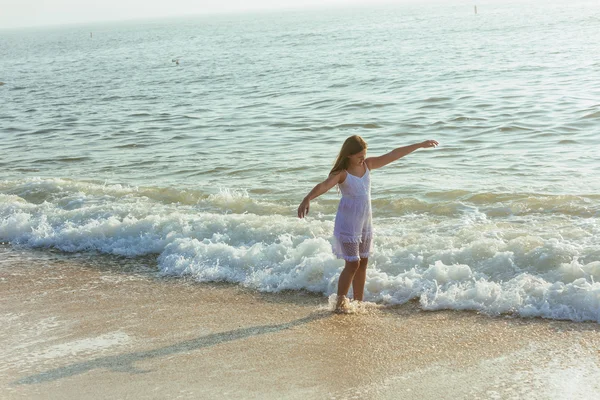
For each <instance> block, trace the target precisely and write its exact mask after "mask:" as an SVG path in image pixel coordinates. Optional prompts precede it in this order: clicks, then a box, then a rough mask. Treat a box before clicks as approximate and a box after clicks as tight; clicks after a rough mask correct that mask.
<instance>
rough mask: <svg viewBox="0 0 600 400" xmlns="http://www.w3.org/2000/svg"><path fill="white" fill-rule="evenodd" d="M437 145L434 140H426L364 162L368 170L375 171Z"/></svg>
mask: <svg viewBox="0 0 600 400" xmlns="http://www.w3.org/2000/svg"><path fill="white" fill-rule="evenodd" d="M438 144H439V143H438V142H437V141H435V140H426V141H424V142H421V143H415V144H411V145H410V146H404V147H398V148H397V149H394V150H392V151H390V152H389V153H387V154H384V155H382V156H379V157H369V158H367V159H366V160H365V162H366V163H367V167H369V169H377V168H381V167H383V166H386V165H388V164H389V163H391V162H392V161H396V160H397V159H399V158H402V157H404V156H406V155H408V154H410V153H412V152H413V151H415V150H417V149H428V148H430V147H435V146H437V145H438Z"/></svg>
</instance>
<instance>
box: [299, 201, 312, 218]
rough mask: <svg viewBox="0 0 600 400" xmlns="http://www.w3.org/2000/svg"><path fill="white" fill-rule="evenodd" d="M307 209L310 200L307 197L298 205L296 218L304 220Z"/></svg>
mask: <svg viewBox="0 0 600 400" xmlns="http://www.w3.org/2000/svg"><path fill="white" fill-rule="evenodd" d="M309 208H310V200H309V199H308V198H307V197H305V198H304V200H302V203H300V206H299V207H298V218H304V217H305V216H306V214H308V209H309Z"/></svg>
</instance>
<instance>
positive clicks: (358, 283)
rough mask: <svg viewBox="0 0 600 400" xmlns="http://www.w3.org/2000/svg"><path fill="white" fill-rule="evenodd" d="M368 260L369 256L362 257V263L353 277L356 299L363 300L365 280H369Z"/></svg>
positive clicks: (353, 290) (353, 289)
mask: <svg viewBox="0 0 600 400" xmlns="http://www.w3.org/2000/svg"><path fill="white" fill-rule="evenodd" d="M368 262H369V259H368V258H361V259H360V264H359V265H358V269H357V270H356V272H355V273H354V278H352V293H353V295H354V300H358V301H362V300H363V295H364V292H365V281H366V280H367V263H368Z"/></svg>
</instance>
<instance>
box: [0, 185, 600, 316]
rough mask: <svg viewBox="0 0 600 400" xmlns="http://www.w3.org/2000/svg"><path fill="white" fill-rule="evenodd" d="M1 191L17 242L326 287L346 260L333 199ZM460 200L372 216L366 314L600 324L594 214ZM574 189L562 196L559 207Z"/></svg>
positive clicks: (180, 269) (197, 272) (275, 284)
mask: <svg viewBox="0 0 600 400" xmlns="http://www.w3.org/2000/svg"><path fill="white" fill-rule="evenodd" d="M0 189H1V190H0V239H1V240H2V241H5V242H10V243H11V244H13V245H20V246H29V247H52V248H56V249H60V250H62V251H67V252H81V251H98V252H102V253H106V254H114V255H120V256H127V257H136V256H144V255H148V254H153V255H156V256H157V258H158V268H159V274H160V275H162V276H175V277H178V276H188V277H191V278H193V279H195V280H197V281H201V282H213V281H226V282H232V283H238V284H240V285H243V286H246V287H249V288H253V289H255V290H259V291H266V292H279V291H283V290H308V291H311V292H316V293H322V294H323V295H324V296H328V297H329V296H331V295H332V294H334V293H336V290H337V279H338V277H339V273H340V272H341V270H342V268H343V262H342V261H340V260H337V259H335V258H334V257H333V255H332V254H331V245H330V241H329V239H330V236H331V232H332V230H333V217H334V213H335V208H334V207H330V206H329V205H327V204H325V205H323V206H321V212H320V213H318V212H317V213H316V215H314V214H313V217H311V218H310V220H308V221H306V220H298V219H297V218H296V217H295V216H294V206H295V204H294V203H293V200H294V199H290V200H289V201H288V202H279V203H276V202H269V201H265V199H263V198H255V197H253V196H252V195H251V194H249V193H248V192H246V191H244V190H220V191H218V192H216V193H213V194H207V193H201V192H194V193H193V194H190V192H189V191H183V190H182V191H181V193H179V192H178V191H177V190H176V189H168V190H167V189H162V188H144V189H142V188H135V187H127V186H120V185H101V184H97V183H86V182H75V181H68V180H59V179H50V180H42V179H33V180H25V181H17V182H8V181H6V182H3V183H1V184H0ZM165 193H168V196H167V195H165ZM438 195H439V194H438ZM452 196H455V195H454V194H448V195H447V196H446V197H447V198H451V197H452ZM470 196H471V197H474V196H475V195H474V194H471V195H470ZM460 197H461V200H460V201H461V202H462V207H461V208H460V212H458V213H456V214H455V213H451V214H449V215H440V214H439V213H437V214H436V213H429V212H419V213H416V212H413V211H410V210H408V211H406V210H405V212H403V213H401V212H398V213H396V216H394V217H388V216H383V217H377V212H376V213H375V215H376V217H375V221H374V223H375V226H376V229H377V236H376V238H375V247H376V252H375V254H374V256H373V257H372V258H371V260H370V264H369V269H368V271H367V281H366V287H365V300H366V302H365V303H361V305H360V307H358V308H356V310H355V311H356V312H357V313H360V312H363V311H365V312H368V310H370V309H372V307H377V306H378V305H394V304H403V303H406V302H408V301H410V300H413V299H417V300H418V301H419V302H420V304H421V307H422V308H423V309H425V310H439V309H454V310H476V311H479V312H483V313H487V314H490V315H501V314H514V315H519V316H524V317H543V318H553V319H568V320H573V321H596V322H600V283H598V282H600V261H599V260H598V255H599V254H600V247H599V246H598V244H597V242H596V240H595V238H597V237H598V235H599V234H600V230H599V229H600V228H598V227H599V226H600V224H598V217H597V215H592V214H589V213H588V214H587V215H572V214H571V213H568V212H558V213H553V212H535V213H534V212H530V213H520V214H517V215H509V216H506V215H498V214H494V213H491V214H490V213H489V212H487V211H486V207H488V206H490V203H486V200H485V197H486V196H478V197H477V196H475V197H476V198H477V201H476V202H475V201H470V202H469V201H467V200H465V199H464V195H462V196H460ZM487 197H489V196H487ZM521 197H523V196H520V195H514V196H513V198H514V199H518V198H521ZM527 197H528V198H529V197H530V196H527ZM541 197H543V196H541ZM574 198H577V196H572V197H570V198H568V199H567V201H566V202H565V203H559V202H558V201H559V200H557V199H555V201H557V202H558V203H557V207H556V208H557V209H560V207H562V208H567V209H568V207H569V202H570V201H572V200H573V199H574ZM176 199H181V200H182V201H175V200H176ZM489 201H492V202H496V201H498V199H497V198H493V197H492V198H491V199H490V200H489ZM502 201H505V202H508V203H510V200H506V198H503V200H502ZM528 201H530V202H531V200H528ZM586 201H587V202H588V205H587V207H588V210H590V209H597V208H598V202H597V200H595V199H593V198H591V199H588V200H586ZM558 206H560V207H558ZM317 208H318V207H317ZM242 210H243V211H242ZM253 211H254V212H253ZM267 211H268V212H267ZM329 301H331V297H330V298H329ZM372 304H374V305H372ZM356 305H358V303H356ZM327 307H331V305H328V306H327Z"/></svg>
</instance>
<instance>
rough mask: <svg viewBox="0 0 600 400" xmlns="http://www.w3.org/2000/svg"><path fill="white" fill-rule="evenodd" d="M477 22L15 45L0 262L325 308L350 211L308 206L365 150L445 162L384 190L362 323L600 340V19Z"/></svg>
mask: <svg viewBox="0 0 600 400" xmlns="http://www.w3.org/2000/svg"><path fill="white" fill-rule="evenodd" d="M477 11H478V12H477V14H475V12H474V8H473V4H471V3H469V2H458V3H455V4H449V3H440V4H438V3H431V2H426V3H421V4H402V5H388V6H363V7H351V8H350V7H349V8H337V9H313V10H296V11H294V10H290V11H277V12H274V11H273V12H261V13H259V12H256V13H245V14H219V15H205V16H190V17H186V18H177V19H165V20H147V21H127V22H111V23H97V24H88V25H72V26H62V27H45V28H27V29H12V30H0V81H1V82H3V83H4V85H0V167H1V171H2V173H1V174H0V179H1V180H0V240H1V241H2V242H3V244H4V246H8V247H9V248H14V249H20V250H26V249H33V248H35V249H36V251H38V250H37V249H40V248H41V249H44V248H45V249H48V250H47V251H56V250H60V251H64V252H75V253H79V254H81V255H82V256H83V257H89V258H93V257H96V256H97V255H98V254H109V255H115V256H121V257H127V258H128V263H130V262H131V260H132V259H133V260H134V261H135V259H136V258H138V257H139V258H140V259H141V258H143V259H146V258H147V257H153V258H155V259H156V262H157V270H156V273H157V275H158V276H160V277H172V276H175V277H179V276H185V277H189V278H192V279H195V280H197V281H200V282H206V281H226V282H232V283H237V284H240V285H243V286H245V287H248V288H252V289H254V290H257V291H266V292H279V291H284V290H306V291H310V292H315V293H320V294H322V295H323V296H324V301H325V297H326V296H329V295H330V294H332V293H335V292H336V287H337V278H338V276H339V273H340V272H341V270H342V268H343V261H341V260H337V259H335V258H334V256H333V255H332V252H331V244H330V241H331V235H332V232H333V221H334V217H335V212H336V207H337V204H338V202H339V194H338V193H337V192H336V190H335V189H333V190H331V191H330V192H329V193H327V194H325V195H323V196H322V197H320V198H318V199H316V200H314V201H313V202H312V204H311V213H310V214H309V216H308V217H307V218H306V219H304V220H299V219H298V218H297V216H296V209H297V207H298V205H299V203H300V201H301V200H302V198H303V197H304V196H305V195H306V194H307V193H308V192H309V191H310V189H311V188H312V187H313V186H314V185H316V184H317V183H319V182H320V181H322V180H323V179H325V178H326V177H327V174H328V172H329V169H330V168H331V166H332V164H333V161H334V159H335V157H336V155H337V153H338V151H339V149H340V147H341V144H342V142H343V141H344V139H345V138H346V137H348V136H350V135H355V134H358V135H361V136H362V137H363V138H364V139H365V140H366V141H367V142H368V144H369V154H368V155H370V156H374V155H381V154H384V153H386V152H388V151H390V150H392V149H394V148H396V147H399V146H404V145H408V144H412V143H415V142H420V141H423V140H426V139H435V140H438V141H439V142H440V146H439V147H438V148H436V149H428V150H418V151H417V152H415V153H413V154H410V155H408V156H407V157H406V158H403V159H401V160H398V161H396V162H395V163H393V164H390V165H388V166H386V167H384V168H382V169H379V170H375V171H373V174H372V185H373V189H372V202H373V222H374V226H375V241H374V243H375V252H374V255H373V257H372V258H371V259H370V262H369V270H368V274H367V282H366V290H365V299H366V300H369V301H372V302H376V303H380V304H385V305H394V304H403V303H406V302H409V301H412V300H417V301H419V303H420V306H421V308H422V309H424V310H439V309H454V310H476V311H479V312H483V313H486V314H489V315H505V314H506V315H513V316H519V317H543V318H551V319H566V320H573V321H596V322H600V282H599V281H600V242H599V241H598V238H599V237H600V179H598V176H600V152H599V151H598V146H599V145H600V80H599V79H598V77H599V76H600V61H598V57H597V54H598V49H599V47H598V43H600V5H599V4H598V2H597V1H584V0H576V1H569V2H564V1H549V2H542V1H526V0H522V1H510V2H499V1H482V2H478V9H477ZM175 60H178V63H177V62H175ZM32 254H38V253H32ZM118 260H119V258H118V257H116V258H115V263H116V264H118V263H119V261H118ZM1 268H4V269H6V268H10V265H9V263H3V264H2V267H1ZM40 268H42V267H40ZM40 275H42V271H40Z"/></svg>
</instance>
